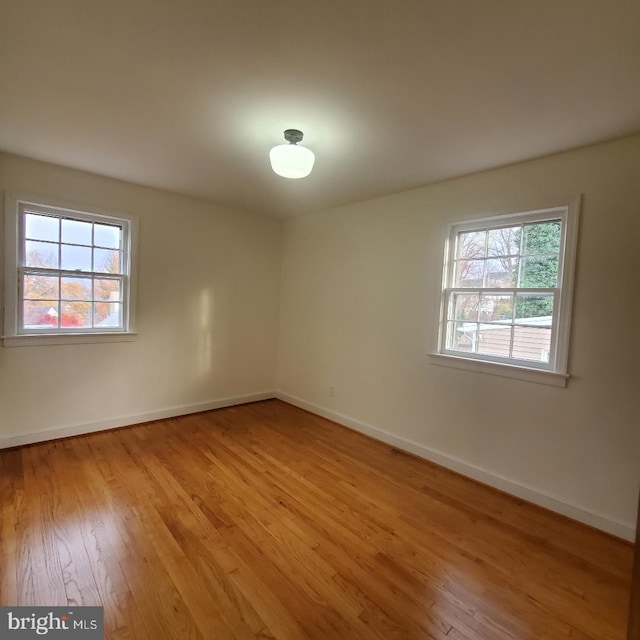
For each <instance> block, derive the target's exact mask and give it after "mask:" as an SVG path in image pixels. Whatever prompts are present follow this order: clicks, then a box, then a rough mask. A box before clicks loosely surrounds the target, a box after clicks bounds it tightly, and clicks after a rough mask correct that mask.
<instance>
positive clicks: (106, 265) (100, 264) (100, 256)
mask: <svg viewBox="0 0 640 640" xmlns="http://www.w3.org/2000/svg"><path fill="white" fill-rule="evenodd" d="M120 254H121V252H120V251H110V250H109V249H94V250H93V263H94V267H93V268H94V269H95V271H96V272H97V273H121V271H120V269H121V267H122V264H121V259H120Z"/></svg>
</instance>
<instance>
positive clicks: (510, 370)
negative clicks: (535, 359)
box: [429, 353, 569, 387]
mask: <svg viewBox="0 0 640 640" xmlns="http://www.w3.org/2000/svg"><path fill="white" fill-rule="evenodd" d="M429 360H430V361H431V364H435V365H438V366H443V367H452V368H454V369H464V370H465V371H473V372H475V373H488V374H490V375H494V376H502V377H503V378H515V379H517V380H526V381H527V382H537V383H539V384H548V385H551V386H553V387H566V386H567V380H568V379H569V375H568V374H566V373H555V372H554V371H541V370H540V369H528V368H527V367H519V366H517V365H512V364H499V363H496V362H483V361H481V360H471V359H470V358H461V357H458V356H450V355H445V354H443V353H430V354H429Z"/></svg>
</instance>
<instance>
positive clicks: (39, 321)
mask: <svg viewBox="0 0 640 640" xmlns="http://www.w3.org/2000/svg"><path fill="white" fill-rule="evenodd" d="M22 324H23V327H24V328H25V329H46V328H47V327H49V328H56V329H57V328H58V301H57V300H41V301H40V300H39V301H37V302H34V301H31V300H25V301H24V306H23V316H22Z"/></svg>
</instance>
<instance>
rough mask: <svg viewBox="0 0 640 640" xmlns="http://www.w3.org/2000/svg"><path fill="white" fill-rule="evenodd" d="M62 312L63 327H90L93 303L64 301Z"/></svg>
mask: <svg viewBox="0 0 640 640" xmlns="http://www.w3.org/2000/svg"><path fill="white" fill-rule="evenodd" d="M61 304H62V313H61V314H60V326H61V327H67V328H69V327H79V328H82V327H90V326H91V303H90V302H63V303H61Z"/></svg>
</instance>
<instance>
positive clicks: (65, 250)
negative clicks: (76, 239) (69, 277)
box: [61, 244, 91, 271]
mask: <svg viewBox="0 0 640 640" xmlns="http://www.w3.org/2000/svg"><path fill="white" fill-rule="evenodd" d="M61 263H62V264H61V268H62V269H67V270H69V271H75V270H76V269H77V270H80V271H91V248H90V247H74V246H71V245H66V244H63V245H62V260H61Z"/></svg>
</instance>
